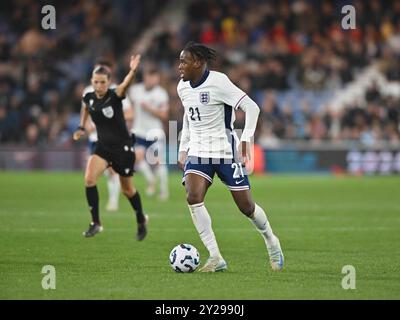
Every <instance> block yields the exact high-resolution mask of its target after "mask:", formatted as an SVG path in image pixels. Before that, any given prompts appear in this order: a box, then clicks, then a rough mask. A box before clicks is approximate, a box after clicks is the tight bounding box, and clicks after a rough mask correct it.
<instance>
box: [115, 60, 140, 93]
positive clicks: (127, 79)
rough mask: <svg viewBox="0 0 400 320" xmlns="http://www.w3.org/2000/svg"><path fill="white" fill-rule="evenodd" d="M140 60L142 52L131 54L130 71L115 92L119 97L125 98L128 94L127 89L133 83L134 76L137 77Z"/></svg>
mask: <svg viewBox="0 0 400 320" xmlns="http://www.w3.org/2000/svg"><path fill="white" fill-rule="evenodd" d="M139 62H140V54H137V55H133V56H131V61H130V63H129V67H130V70H129V73H128V74H127V75H126V76H125V79H124V81H122V82H121V84H120V85H119V86H118V87H117V88H116V89H115V93H116V94H117V96H118V97H120V98H124V97H125V94H126V90H128V87H129V86H130V85H131V83H132V80H133V78H134V77H135V74H136V70H137V67H138V66H139Z"/></svg>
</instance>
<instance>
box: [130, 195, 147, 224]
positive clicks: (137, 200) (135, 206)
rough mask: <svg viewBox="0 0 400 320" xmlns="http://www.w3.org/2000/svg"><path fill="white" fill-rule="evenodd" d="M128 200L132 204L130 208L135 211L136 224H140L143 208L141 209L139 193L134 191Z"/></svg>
mask: <svg viewBox="0 0 400 320" xmlns="http://www.w3.org/2000/svg"><path fill="white" fill-rule="evenodd" d="M128 200H129V202H130V203H131V205H132V208H133V209H134V210H135V212H136V221H137V223H138V224H141V223H143V222H144V220H145V219H144V214H143V209H142V201H140V195H139V192H138V191H136V193H135V194H134V195H133V196H132V197H131V198H128Z"/></svg>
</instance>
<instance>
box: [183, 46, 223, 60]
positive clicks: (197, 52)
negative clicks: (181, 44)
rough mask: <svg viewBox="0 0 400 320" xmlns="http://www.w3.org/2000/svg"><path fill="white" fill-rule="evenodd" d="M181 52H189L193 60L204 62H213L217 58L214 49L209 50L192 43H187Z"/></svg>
mask: <svg viewBox="0 0 400 320" xmlns="http://www.w3.org/2000/svg"><path fill="white" fill-rule="evenodd" d="M183 50H184V51H188V52H190V53H191V54H192V55H193V56H194V57H195V58H197V59H199V60H202V61H205V62H210V61H212V60H215V59H216V57H217V54H216V52H215V50H214V49H211V48H209V47H206V46H205V45H202V44H200V43H196V42H194V41H190V42H188V43H187V44H186V46H185V48H183Z"/></svg>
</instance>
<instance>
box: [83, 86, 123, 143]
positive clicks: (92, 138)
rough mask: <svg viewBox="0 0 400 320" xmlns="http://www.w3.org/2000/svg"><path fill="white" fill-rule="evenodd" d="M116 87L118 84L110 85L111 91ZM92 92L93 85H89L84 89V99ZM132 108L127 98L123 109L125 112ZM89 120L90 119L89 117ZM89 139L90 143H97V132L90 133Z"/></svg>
mask: <svg viewBox="0 0 400 320" xmlns="http://www.w3.org/2000/svg"><path fill="white" fill-rule="evenodd" d="M116 87H117V84H116V83H112V84H111V85H110V89H115V88H116ZM92 91H94V88H93V86H92V85H88V86H87V87H86V88H85V89H83V93H82V97H84V96H85V94H86V93H88V92H92ZM130 106H131V105H130V102H129V100H128V98H125V99H124V100H122V107H123V108H124V110H125V109H126V108H130ZM89 118H90V117H89ZM89 121H92V120H91V119H89ZM92 125H93V126H94V123H93V122H92ZM88 139H89V141H91V142H96V141H97V131H96V130H94V131H92V132H90V133H89V136H88Z"/></svg>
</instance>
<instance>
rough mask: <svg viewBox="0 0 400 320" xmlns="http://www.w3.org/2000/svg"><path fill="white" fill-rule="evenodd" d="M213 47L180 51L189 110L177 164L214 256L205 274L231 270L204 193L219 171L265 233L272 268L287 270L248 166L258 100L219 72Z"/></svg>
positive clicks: (195, 45) (197, 224) (195, 217)
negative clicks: (238, 127)
mask: <svg viewBox="0 0 400 320" xmlns="http://www.w3.org/2000/svg"><path fill="white" fill-rule="evenodd" d="M215 57H216V55H215V51H214V50H213V49H210V48H208V47H206V46H204V45H202V44H198V43H194V42H189V43H188V44H187V45H186V46H185V48H184V49H183V50H182V52H181V53H180V63H179V73H180V77H181V80H180V81H179V84H178V88H177V90H178V95H179V97H180V99H181V101H182V104H183V107H184V109H185V111H184V116H183V129H182V136H181V142H180V146H179V159H178V165H179V166H180V167H181V168H182V169H183V170H184V174H183V184H184V185H185V188H186V196H187V202H188V205H189V210H190V213H191V216H192V219H193V223H194V225H195V227H196V229H197V231H198V233H199V235H200V238H201V240H202V242H203V244H204V245H205V247H206V248H207V250H208V251H209V254H210V257H209V258H208V260H207V262H206V263H205V265H203V266H202V268H200V269H199V271H201V272H215V271H222V270H225V269H227V263H226V261H225V260H224V258H223V257H222V255H221V253H220V250H219V248H218V244H217V241H216V238H215V235H214V232H213V230H212V227H211V218H210V215H209V214H208V211H207V209H206V207H205V205H204V197H205V195H206V192H207V190H208V188H209V187H210V185H211V184H212V182H213V178H214V175H215V173H216V174H217V175H218V176H219V178H220V179H221V180H222V182H223V183H225V184H226V185H227V187H228V188H229V190H230V191H231V194H232V196H233V199H234V201H235V203H236V205H237V206H238V208H239V210H240V211H241V212H242V213H243V214H244V215H245V216H247V217H248V218H249V219H250V221H251V222H252V223H253V224H254V226H255V227H256V229H257V230H258V231H259V232H260V233H261V235H262V236H263V239H264V241H265V245H266V247H267V251H268V254H269V260H270V264H271V267H272V269H273V270H281V269H282V268H283V262H284V257H283V253H282V249H281V246H280V242H279V239H278V237H277V236H276V235H274V233H273V231H272V229H271V226H270V224H269V222H268V219H267V216H266V214H265V212H264V210H263V209H262V208H261V207H260V206H258V205H257V204H256V203H255V202H254V201H253V199H252V196H251V192H250V184H249V180H248V176H247V173H246V170H245V167H244V164H245V163H246V162H247V161H248V160H249V159H250V158H249V151H250V140H251V138H252V137H253V135H254V131H255V129H256V125H257V119H258V114H259V107H258V106H257V104H256V103H255V102H254V101H253V100H252V99H251V98H250V97H249V96H247V94H246V93H244V92H243V91H242V90H241V89H239V88H238V87H237V86H235V85H234V84H233V83H232V82H231V81H230V80H229V78H228V77H227V76H226V75H225V74H223V73H220V72H216V71H210V70H208V68H207V63H208V62H209V61H211V60H214V59H215ZM237 108H240V109H241V110H243V111H244V112H245V115H246V119H245V127H244V131H243V133H242V136H241V139H240V141H239V140H238V138H237V136H236V134H235V132H234V130H233V122H234V116H235V110H236V109H237Z"/></svg>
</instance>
